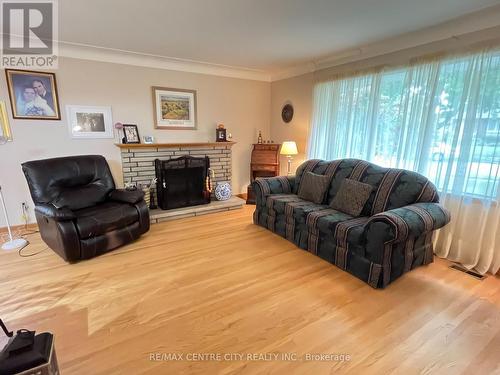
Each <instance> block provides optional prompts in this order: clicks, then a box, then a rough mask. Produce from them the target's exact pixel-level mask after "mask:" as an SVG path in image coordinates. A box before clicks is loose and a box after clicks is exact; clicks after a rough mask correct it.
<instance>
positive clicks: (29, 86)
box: [5, 69, 61, 120]
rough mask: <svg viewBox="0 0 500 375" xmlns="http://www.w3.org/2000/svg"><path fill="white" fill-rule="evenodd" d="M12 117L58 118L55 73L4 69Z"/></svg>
mask: <svg viewBox="0 0 500 375" xmlns="http://www.w3.org/2000/svg"><path fill="white" fill-rule="evenodd" d="M5 75H6V78H7V87H8V89H9V97H10V105H11V108H12V117H14V118H15V119H27V120H60V119H61V113H60V110H59V98H58V96H57V83H56V75H55V73H44V72H38V71H31V70H17V69H5Z"/></svg>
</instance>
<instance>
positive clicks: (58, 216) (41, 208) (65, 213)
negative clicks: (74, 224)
mask: <svg viewBox="0 0 500 375" xmlns="http://www.w3.org/2000/svg"><path fill="white" fill-rule="evenodd" d="M35 212H38V213H39V214H41V215H43V216H46V217H49V218H51V219H54V220H55V221H65V220H73V219H74V218H75V214H74V213H73V211H71V210H70V209H69V208H67V207H60V208H56V207H55V206H54V205H52V204H37V205H36V206H35Z"/></svg>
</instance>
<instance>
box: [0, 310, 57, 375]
mask: <svg viewBox="0 0 500 375" xmlns="http://www.w3.org/2000/svg"><path fill="white" fill-rule="evenodd" d="M0 326H1V327H2V329H3V331H4V333H5V334H6V335H7V336H8V337H10V340H9V342H8V343H7V345H6V346H5V348H3V350H2V351H1V352H0V375H11V374H20V373H25V374H31V373H36V372H38V373H40V374H56V373H58V371H59V370H58V366H57V359H56V356H55V353H54V352H53V347H54V336H53V335H52V334H51V333H49V332H44V333H39V334H38V335H35V331H28V330H26V329H20V330H18V331H17V333H16V335H13V333H12V332H9V331H8V330H7V328H6V327H5V325H4V324H3V322H2V320H1V319H0ZM35 369H36V371H33V372H32V371H30V370H35Z"/></svg>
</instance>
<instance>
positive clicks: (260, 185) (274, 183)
mask: <svg viewBox="0 0 500 375" xmlns="http://www.w3.org/2000/svg"><path fill="white" fill-rule="evenodd" d="M294 184H295V176H277V177H266V178H262V177H258V178H257V179H256V180H255V181H254V182H252V188H253V191H254V192H255V200H256V204H257V206H258V207H259V206H263V205H264V204H265V203H266V197H267V196H268V195H271V194H288V193H290V194H291V193H292V191H293V186H294Z"/></svg>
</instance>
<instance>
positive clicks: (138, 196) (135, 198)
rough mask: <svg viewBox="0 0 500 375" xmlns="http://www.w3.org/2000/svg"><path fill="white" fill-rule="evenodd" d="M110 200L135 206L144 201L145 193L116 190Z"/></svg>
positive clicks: (112, 192)
mask: <svg viewBox="0 0 500 375" xmlns="http://www.w3.org/2000/svg"><path fill="white" fill-rule="evenodd" d="M108 199H110V200H112V201H116V202H122V203H129V204H135V203H137V202H140V201H142V200H143V199H144V192H143V191H142V190H126V189H115V190H112V191H111V192H110V193H109V195H108Z"/></svg>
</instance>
